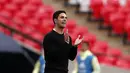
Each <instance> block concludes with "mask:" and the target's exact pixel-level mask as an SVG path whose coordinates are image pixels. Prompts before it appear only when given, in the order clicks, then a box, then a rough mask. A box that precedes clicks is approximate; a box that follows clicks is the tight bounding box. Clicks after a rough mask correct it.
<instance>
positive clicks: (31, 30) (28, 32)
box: [21, 26, 35, 35]
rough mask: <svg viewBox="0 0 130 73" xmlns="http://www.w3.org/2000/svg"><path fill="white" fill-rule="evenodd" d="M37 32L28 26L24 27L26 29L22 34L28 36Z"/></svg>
mask: <svg viewBox="0 0 130 73" xmlns="http://www.w3.org/2000/svg"><path fill="white" fill-rule="evenodd" d="M34 31H35V29H34V28H33V27H31V26H30V27H27V26H24V28H23V29H22V31H21V32H22V33H24V34H27V35H30V34H32V33H33V32H34Z"/></svg>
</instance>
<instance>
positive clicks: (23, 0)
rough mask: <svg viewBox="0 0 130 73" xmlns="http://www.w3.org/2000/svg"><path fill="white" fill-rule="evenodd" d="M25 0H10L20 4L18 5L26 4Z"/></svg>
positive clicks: (26, 0)
mask: <svg viewBox="0 0 130 73" xmlns="http://www.w3.org/2000/svg"><path fill="white" fill-rule="evenodd" d="M27 2H28V0H12V3H13V4H16V5H20V6H21V5H23V4H26V3H27Z"/></svg>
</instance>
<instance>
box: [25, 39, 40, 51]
mask: <svg viewBox="0 0 130 73" xmlns="http://www.w3.org/2000/svg"><path fill="white" fill-rule="evenodd" d="M24 44H26V45H28V46H31V47H33V48H35V49H36V50H40V49H41V45H39V44H38V43H36V42H33V41H31V40H29V39H24Z"/></svg>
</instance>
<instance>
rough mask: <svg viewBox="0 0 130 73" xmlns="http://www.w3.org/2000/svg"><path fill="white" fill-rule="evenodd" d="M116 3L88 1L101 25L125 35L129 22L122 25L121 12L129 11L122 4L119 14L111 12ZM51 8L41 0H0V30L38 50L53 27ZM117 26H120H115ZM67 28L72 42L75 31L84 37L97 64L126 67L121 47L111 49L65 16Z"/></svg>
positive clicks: (129, 67)
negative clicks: (97, 61) (122, 7)
mask: <svg viewBox="0 0 130 73" xmlns="http://www.w3.org/2000/svg"><path fill="white" fill-rule="evenodd" d="M93 1H94V2H93ZM116 2H117V0H115V1H114V2H113V1H112V0H111V1H109V2H108V4H106V5H105V6H104V4H103V3H102V2H101V0H92V3H91V4H90V8H91V9H92V11H93V12H92V16H93V17H95V18H96V19H98V18H101V17H103V19H104V22H103V23H104V26H108V25H110V26H111V27H112V31H113V32H114V33H116V34H121V35H123V31H124V30H127V31H126V33H128V34H129V27H128V26H129V21H128V20H127V22H126V25H123V23H124V15H126V14H125V13H128V14H129V10H128V9H127V7H126V9H125V10H126V12H125V10H124V14H122V12H121V11H122V10H120V12H118V13H116V14H115V12H117V11H118V9H119V8H118V7H120V6H119V4H118V3H116ZM127 3H130V2H127ZM127 5H129V4H127ZM113 6H114V7H113ZM54 11H55V9H53V7H52V6H50V5H45V4H44V2H42V0H0V23H1V24H0V25H1V27H0V31H1V32H4V33H5V34H7V35H11V36H12V37H13V38H14V39H16V40H17V41H19V42H20V43H23V44H24V45H29V46H31V48H32V47H33V49H32V50H33V51H35V52H36V51H38V52H40V51H41V49H42V48H41V42H42V39H43V37H44V35H45V34H46V33H47V32H49V31H50V30H51V29H52V28H53V27H54V24H53V22H52V19H51V18H52V14H53V12H54ZM127 11H128V12H127ZM113 13H114V14H113ZM126 16H127V15H126ZM128 18H129V17H127V19H128ZM117 21H118V22H117ZM119 25H120V27H118V26H119ZM124 26H125V28H126V29H124ZM67 28H68V29H69V33H70V36H72V41H74V40H75V39H76V37H77V36H78V35H79V34H80V35H82V36H83V35H84V36H85V40H87V41H88V42H89V44H90V46H89V47H90V50H91V51H92V52H93V53H94V54H95V55H96V56H97V57H98V59H99V62H100V63H103V64H105V65H112V66H117V67H120V68H125V69H130V60H129V59H128V58H125V55H123V54H122V52H121V50H119V49H118V48H112V47H111V46H109V45H108V42H105V41H100V40H98V39H97V38H96V35H94V34H93V33H90V32H89V31H88V29H87V27H84V26H79V25H77V22H76V21H75V20H73V19H69V20H68V23H67ZM10 30H11V31H10ZM15 30H17V31H15ZM77 30H78V31H77ZM12 31H13V33H12ZM129 37H130V36H129V35H128V38H129ZM79 47H80V46H79ZM111 48H112V49H113V50H112V49H111ZM122 62H123V63H122Z"/></svg>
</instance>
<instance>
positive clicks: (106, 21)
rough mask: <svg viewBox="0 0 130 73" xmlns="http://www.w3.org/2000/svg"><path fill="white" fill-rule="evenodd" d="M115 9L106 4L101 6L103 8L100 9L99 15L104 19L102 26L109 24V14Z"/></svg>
mask: <svg viewBox="0 0 130 73" xmlns="http://www.w3.org/2000/svg"><path fill="white" fill-rule="evenodd" d="M116 11H117V9H115V8H113V7H112V6H110V5H106V6H104V7H103V9H102V10H101V16H102V18H103V20H104V26H109V24H110V20H109V18H110V15H111V13H115V12H116Z"/></svg>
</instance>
